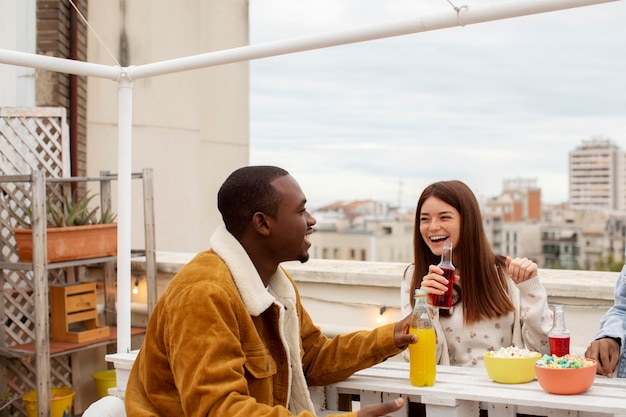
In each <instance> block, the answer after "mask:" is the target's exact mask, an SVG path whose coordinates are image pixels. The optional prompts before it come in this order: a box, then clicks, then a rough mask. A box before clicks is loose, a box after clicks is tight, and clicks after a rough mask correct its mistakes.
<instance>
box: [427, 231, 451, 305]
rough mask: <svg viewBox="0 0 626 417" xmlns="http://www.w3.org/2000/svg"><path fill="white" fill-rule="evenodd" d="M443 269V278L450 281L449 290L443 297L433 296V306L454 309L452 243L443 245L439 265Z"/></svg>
mask: <svg viewBox="0 0 626 417" xmlns="http://www.w3.org/2000/svg"><path fill="white" fill-rule="evenodd" d="M437 266H438V267H439V268H441V269H443V276H444V277H445V278H446V279H447V280H448V289H447V290H446V292H445V293H443V294H441V295H434V294H431V301H432V304H433V306H435V307H440V308H447V309H449V308H451V307H452V286H453V285H454V271H455V268H454V265H453V264H452V243H450V242H444V243H443V252H441V262H439V264H438V265H437Z"/></svg>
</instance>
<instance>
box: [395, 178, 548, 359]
mask: <svg viewBox="0 0 626 417" xmlns="http://www.w3.org/2000/svg"><path fill="white" fill-rule="evenodd" d="M444 242H450V243H451V244H452V247H453V259H452V261H453V263H454V266H455V268H456V272H455V273H456V276H455V279H454V281H455V283H454V293H453V300H454V301H453V302H454V304H453V306H452V308H451V309H449V310H443V309H441V310H440V311H439V313H440V314H439V315H438V318H437V320H436V327H437V339H438V340H437V362H438V363H439V364H441V365H458V366H479V367H482V366H484V365H483V360H482V357H483V354H484V353H485V352H487V351H492V350H498V349H500V348H501V347H508V346H517V347H520V348H526V349H529V350H533V351H538V352H541V353H549V343H548V331H549V330H550V328H551V327H552V314H551V312H550V309H549V307H548V302H547V294H546V290H545V288H544V287H543V285H542V284H541V282H540V280H539V277H538V275H537V264H535V263H534V262H532V261H530V260H528V259H526V258H516V259H511V258H510V257H504V256H500V255H496V254H494V252H493V251H492V249H491V247H490V245H489V241H488V240H487V236H486V234H485V231H484V229H483V223H482V217H481V213H480V208H479V205H478V201H477V200H476V197H475V196H474V193H473V192H472V191H471V190H470V189H469V187H468V186H467V185H465V184H464V183H463V182H461V181H441V182H436V183H434V184H431V185H429V186H428V187H426V189H424V191H423V192H422V195H421V196H420V198H419V200H418V202H417V210H416V213H415V232H414V239H413V245H414V263H413V264H411V265H409V266H408V267H407V269H406V270H405V273H404V277H403V280H402V314H403V316H404V315H405V314H408V313H409V312H410V311H411V309H412V305H413V297H411V294H413V293H414V291H415V289H418V288H421V289H424V290H426V291H427V292H428V293H429V294H432V295H441V294H443V293H444V290H445V289H446V284H447V282H448V281H447V280H446V278H444V276H443V271H442V270H441V268H439V267H437V266H436V265H437V264H438V263H439V261H440V259H441V253H442V248H443V243H444ZM429 299H430V297H429ZM444 313H445V314H444Z"/></svg>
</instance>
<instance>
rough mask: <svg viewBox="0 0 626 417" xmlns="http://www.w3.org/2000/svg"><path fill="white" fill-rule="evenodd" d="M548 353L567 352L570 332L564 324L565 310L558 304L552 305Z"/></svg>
mask: <svg viewBox="0 0 626 417" xmlns="http://www.w3.org/2000/svg"><path fill="white" fill-rule="evenodd" d="M548 339H549V340H550V354H551V355H555V356H565V355H568V354H569V342H570V334H569V330H568V329H567V326H566V325H565V310H564V309H563V306H562V305H560V304H555V305H554V324H553V325H552V329H550V332H549V333H548Z"/></svg>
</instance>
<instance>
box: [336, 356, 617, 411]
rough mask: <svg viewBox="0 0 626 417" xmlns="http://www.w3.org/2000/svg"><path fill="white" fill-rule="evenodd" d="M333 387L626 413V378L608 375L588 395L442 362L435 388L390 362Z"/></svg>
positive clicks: (430, 399) (441, 400) (423, 398)
mask: <svg viewBox="0 0 626 417" xmlns="http://www.w3.org/2000/svg"><path fill="white" fill-rule="evenodd" d="M330 387H332V389H337V391H338V392H339V393H356V394H359V393H362V390H363V391H366V392H382V393H388V394H392V396H393V395H395V396H398V395H400V396H402V397H419V399H418V401H420V402H424V403H433V404H441V405H446V403H448V404H449V405H450V406H453V405H454V403H455V401H458V400H467V401H475V402H481V403H483V404H484V403H490V404H509V405H516V406H524V407H528V406H530V407H540V408H542V409H546V410H577V411H582V412H587V413H592V414H591V415H593V413H602V414H605V415H611V414H612V415H622V414H623V415H625V416H626V379H618V378H605V377H602V376H596V379H595V382H594V384H593V386H592V387H591V388H590V389H589V391H587V392H585V393H583V394H579V395H554V394H549V393H547V392H546V391H544V390H543V389H542V388H541V386H540V385H539V382H537V380H536V379H535V380H533V381H531V382H528V383H525V384H499V383H497V382H494V381H493V380H492V379H491V378H489V376H488V375H487V372H486V370H485V369H484V368H464V367H457V366H442V365H438V366H437V378H436V381H435V385H434V386H432V387H414V386H412V385H411V383H410V381H409V364H408V363H405V362H391V361H389V362H384V363H381V364H379V365H376V366H373V367H371V368H368V369H364V370H362V371H360V372H357V373H356V374H354V375H353V376H352V377H350V378H348V379H347V380H345V381H342V382H339V383H337V384H332V385H331V386H330Z"/></svg>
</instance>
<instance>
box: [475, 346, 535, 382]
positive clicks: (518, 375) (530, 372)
mask: <svg viewBox="0 0 626 417" xmlns="http://www.w3.org/2000/svg"><path fill="white" fill-rule="evenodd" d="M534 353H535V354H534V355H532V356H527V357H513V356H511V357H504V358H503V357H497V356H492V354H491V352H486V353H485V354H484V355H483V360H484V361H485V369H486V370H487V375H489V377H490V378H491V379H493V380H494V381H496V382H499V383H501V384H523V383H526V382H530V381H532V380H533V379H535V376H536V374H535V362H536V361H537V359H539V358H541V353H539V352H534Z"/></svg>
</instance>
